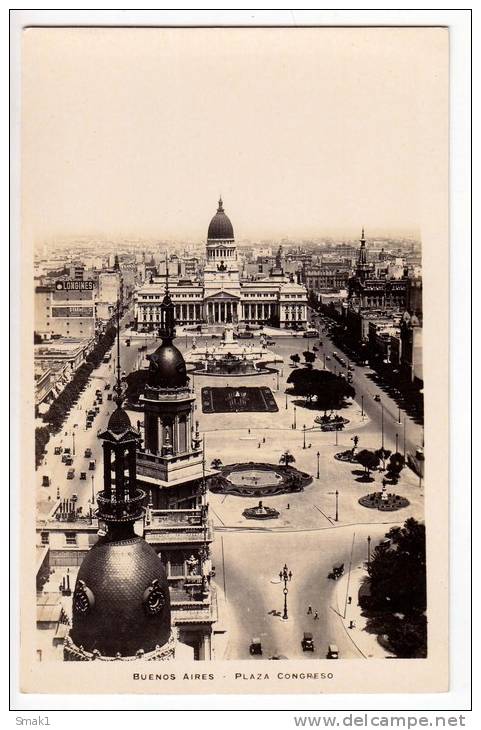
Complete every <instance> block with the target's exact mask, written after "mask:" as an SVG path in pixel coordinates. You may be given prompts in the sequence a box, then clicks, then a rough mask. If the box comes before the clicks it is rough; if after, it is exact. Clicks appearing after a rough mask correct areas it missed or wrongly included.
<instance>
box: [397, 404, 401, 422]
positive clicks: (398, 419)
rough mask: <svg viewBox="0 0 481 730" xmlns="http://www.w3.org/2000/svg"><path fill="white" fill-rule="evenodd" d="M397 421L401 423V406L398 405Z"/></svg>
mask: <svg viewBox="0 0 481 730" xmlns="http://www.w3.org/2000/svg"><path fill="white" fill-rule="evenodd" d="M397 422H398V423H401V407H400V406H399V407H398V409H397Z"/></svg>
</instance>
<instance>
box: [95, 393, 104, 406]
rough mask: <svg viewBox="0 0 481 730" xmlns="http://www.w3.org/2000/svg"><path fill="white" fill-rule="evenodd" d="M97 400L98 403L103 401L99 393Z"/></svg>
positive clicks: (100, 403)
mask: <svg viewBox="0 0 481 730" xmlns="http://www.w3.org/2000/svg"><path fill="white" fill-rule="evenodd" d="M97 402H98V404H99V405H102V403H103V402H104V399H103V398H102V396H101V395H99V397H98V400H97Z"/></svg>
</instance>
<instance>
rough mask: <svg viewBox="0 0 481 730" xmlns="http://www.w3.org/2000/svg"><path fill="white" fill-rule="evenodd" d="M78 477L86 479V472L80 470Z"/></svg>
mask: <svg viewBox="0 0 481 730" xmlns="http://www.w3.org/2000/svg"><path fill="white" fill-rule="evenodd" d="M80 479H81V480H82V481H83V482H84V481H85V480H86V479H87V472H86V471H81V472H80Z"/></svg>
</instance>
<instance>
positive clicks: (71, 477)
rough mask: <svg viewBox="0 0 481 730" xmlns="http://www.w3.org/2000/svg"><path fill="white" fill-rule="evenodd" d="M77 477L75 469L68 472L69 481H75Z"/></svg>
mask: <svg viewBox="0 0 481 730" xmlns="http://www.w3.org/2000/svg"><path fill="white" fill-rule="evenodd" d="M74 476H75V469H69V470H68V472H67V479H73V478H74Z"/></svg>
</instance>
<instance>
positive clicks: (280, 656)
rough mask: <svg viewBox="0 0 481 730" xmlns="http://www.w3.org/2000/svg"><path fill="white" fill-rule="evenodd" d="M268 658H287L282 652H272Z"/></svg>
mask: <svg viewBox="0 0 481 730" xmlns="http://www.w3.org/2000/svg"><path fill="white" fill-rule="evenodd" d="M269 659H276V660H279V659H287V657H286V656H285V655H284V654H273V655H272V656H270V657H269Z"/></svg>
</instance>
